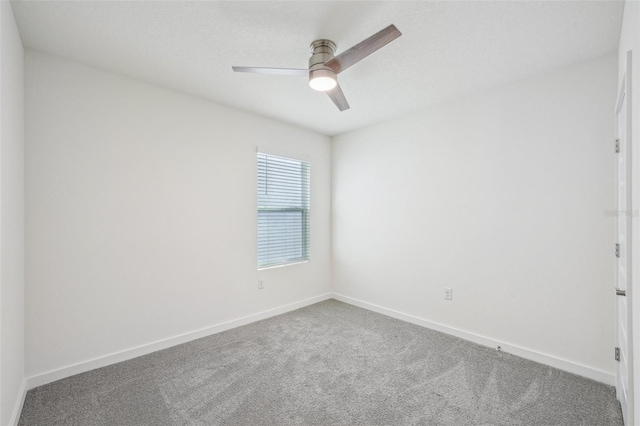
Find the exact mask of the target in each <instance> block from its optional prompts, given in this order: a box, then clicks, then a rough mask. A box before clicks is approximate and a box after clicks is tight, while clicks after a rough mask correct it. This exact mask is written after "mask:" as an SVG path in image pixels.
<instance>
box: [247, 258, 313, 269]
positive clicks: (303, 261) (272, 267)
mask: <svg viewBox="0 0 640 426" xmlns="http://www.w3.org/2000/svg"><path fill="white" fill-rule="evenodd" d="M301 263H309V261H308V260H301V261H300V262H292V263H283V264H282V265H274V266H265V267H264V268H258V271H266V270H267V269H276V268H284V267H285V266H292V265H300V264H301Z"/></svg>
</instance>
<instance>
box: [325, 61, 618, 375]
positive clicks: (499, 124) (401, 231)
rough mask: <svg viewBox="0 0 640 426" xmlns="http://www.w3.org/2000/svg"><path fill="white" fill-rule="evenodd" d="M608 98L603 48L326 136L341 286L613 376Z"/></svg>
mask: <svg viewBox="0 0 640 426" xmlns="http://www.w3.org/2000/svg"><path fill="white" fill-rule="evenodd" d="M424 96H428V94H427V93H425V94H424ZM615 97H616V58H615V57H614V56H613V55H612V56H608V57H604V58H600V59H597V60H594V61H590V62H588V63H584V64H581V65H578V66H575V67H572V68H570V69H565V70H561V71H557V72H555V73H553V74H549V75H545V76H541V77H539V78H535V79H532V80H528V81H523V82H519V83H515V84H511V85H507V86H503V87H501V88H497V89H495V90H492V91H488V92H485V93H482V94H479V95H476V96H473V97H470V98H466V99H460V100H456V101H452V102H450V103H447V104H444V105H439V106H438V107H436V108H432V109H428V110H424V111H421V112H418V113H415V114H413V115H410V116H406V117H403V118H399V119H395V120H392V121H389V122H385V123H381V124H378V125H375V126H371V127H369V128H365V129H362V130H359V131H354V132H351V133H347V134H344V135H341V136H338V137H335V138H333V143H332V182H333V184H332V191H333V192H332V200H333V201H332V205H333V207H332V259H333V260H332V264H333V289H334V291H336V292H337V293H340V294H343V295H345V296H348V297H351V298H354V299H358V300H361V301H364V302H368V303H371V304H375V305H379V306H382V307H385V308H388V309H392V310H396V311H399V312H401V313H405V314H409V315H413V316H415V317H419V318H422V319H426V320H429V321H433V322H437V323H440V324H443V325H445V326H447V327H453V328H457V329H459V330H462V331H465V332H469V333H475V334H477V335H481V336H484V337H487V338H489V339H493V340H497V341H502V342H508V343H509V344H511V345H515V346H520V347H522V348H525V349H527V350H529V351H533V352H535V353H541V354H543V355H545V356H547V355H548V356H551V357H555V358H559V359H561V360H565V361H569V362H570V363H577V364H580V365H582V366H586V367H588V368H590V369H594V370H596V372H595V373H594V375H598V374H600V373H603V374H601V375H600V376H602V377H607V380H608V381H609V380H610V379H611V374H612V373H613V356H612V353H613V352H612V351H613V349H612V348H613V346H614V345H613V324H614V323H613V297H614V295H613V291H612V282H611V280H612V273H613V252H612V247H613V244H614V219H613V218H608V217H605V210H606V209H613V208H615V205H614V152H613V145H612V143H613V142H612V138H613V135H614V115H613V109H614V103H615ZM443 287H452V288H453V300H452V301H446V300H444V299H443Z"/></svg>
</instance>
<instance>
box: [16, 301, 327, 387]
mask: <svg viewBox="0 0 640 426" xmlns="http://www.w3.org/2000/svg"><path fill="white" fill-rule="evenodd" d="M331 297H332V295H331V293H326V294H322V295H320V296H315V297H312V298H309V299H305V300H300V301H298V302H294V303H291V304H288V305H284V306H279V307H277V308H273V309H269V310H266V311H263V312H258V313H257V314H252V315H247V316H245V317H242V318H237V319H234V320H231V321H226V322H223V323H220V324H216V325H213V326H210V327H206V328H202V329H200V330H195V331H191V332H188V333H184V334H181V335H178V336H174V337H170V338H167V339H163V340H158V341H156V342H153V343H149V344H145V345H140V346H137V347H134V348H131V349H127V350H124V351H120V352H115V353H112V354H109V355H105V356H101V357H98V358H93V359H90V360H87V361H83V362H79V363H77V364H73V365H68V366H66V367H62V368H59V369H56V370H51V371H47V372H45V373H42V374H38V375H35V376H31V377H29V378H28V379H27V383H26V388H27V389H33V388H35V387H38V386H42V385H46V384H47V383H51V382H55V381H56V380H60V379H64V378H66V377H70V376H73V375H76V374H80V373H84V372H87V371H90V370H95V369H96V368H101V367H106V366H107V365H111V364H115V363H118V362H122V361H126V360H129V359H132V358H135V357H139V356H142V355H147V354H150V353H152V352H156V351H159V350H162V349H167V348H170V347H172V346H176V345H180V344H182V343H186V342H190V341H192V340H195V339H200V338H202V337H206V336H210V335H212V334H216V333H220V332H223V331H227V330H230V329H232V328H236V327H240V326H242V325H246V324H250V323H252V322H256V321H260V320H263V319H266V318H270V317H273V316H276V315H280V314H284V313H286V312H290V311H295V310H296V309H300V308H303V307H305V306H309V305H313V304H314V303H318V302H322V301H324V300H328V299H331ZM23 399H24V398H23Z"/></svg>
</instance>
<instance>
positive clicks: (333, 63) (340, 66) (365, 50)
mask: <svg viewBox="0 0 640 426" xmlns="http://www.w3.org/2000/svg"><path fill="white" fill-rule="evenodd" d="M401 35H402V33H401V32H400V31H399V30H398V29H397V28H396V26H395V25H389V26H388V27H387V28H385V29H384V30H381V31H378V32H377V33H375V34H374V35H372V36H371V37H369V38H367V39H365V40H362V41H361V42H360V43H358V44H356V45H355V46H353V47H352V48H351V49H348V50H345V51H344V52H342V53H341V54H339V55H338V56H336V57H335V58H333V59H330V60H328V61H327V62H325V65H326V66H328V67H329V68H331V69H333V70H334V71H335V72H336V74H339V73H341V72H342V71H344V70H346V69H347V68H349V67H350V66H351V65H354V64H356V63H358V62H360V61H361V60H363V59H364V58H366V57H367V56H369V55H371V54H372V53H373V52H375V51H376V50H378V49H380V48H382V47H384V46H386V45H387V44H389V43H391V42H392V41H393V40H395V39H397V38H398V37H400V36H401Z"/></svg>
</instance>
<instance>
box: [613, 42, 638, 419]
mask: <svg viewBox="0 0 640 426" xmlns="http://www.w3.org/2000/svg"><path fill="white" fill-rule="evenodd" d="M625 59H626V63H625V69H624V74H623V76H622V83H621V85H620V89H619V91H618V97H617V100H616V106H615V123H616V125H615V129H616V138H617V139H619V136H620V129H619V126H618V115H619V113H624V114H626V119H625V129H624V130H623V131H624V133H625V137H624V144H625V155H626V158H625V163H626V165H625V167H626V176H625V180H626V199H627V205H626V206H625V207H626V211H617V220H616V241H618V224H619V220H620V218H619V217H620V215H622V216H623V217H625V218H626V220H627V224H626V225H627V226H626V228H627V229H626V236H625V241H626V255H627V256H626V259H627V283H626V296H625V297H626V299H627V318H626V320H627V345H628V349H629V351H628V357H627V360H626V361H627V376H628V377H627V380H628V384H629V386H628V389H627V412H626V413H624V412H623V416H624V419H625V420H626V424H628V425H633V424H635V410H634V405H635V404H634V402H635V386H634V368H633V360H634V350H633V349H634V344H633V332H634V330H633V318H634V316H633V279H632V278H633V276H634V274H635V271H634V270H633V257H632V253H633V250H632V248H633V247H632V236H633V232H632V231H633V228H632V223H633V220H632V213H633V192H632V183H633V172H632V165H633V161H632V159H633V157H632V155H633V151H632V128H633V114H632V111H633V110H632V91H631V87H632V86H631V83H632V75H633V74H632V68H631V65H632V52H631V51H628V52H627V54H626V58H625ZM624 100H626V104H625V111H624V112H623V111H621V110H620V108H621V106H622V102H623V101H624ZM618 162H619V160H618V158H617V157H616V209H617V208H618V207H619V205H618V190H619V188H620V185H619V172H618ZM615 274H616V275H615V277H614V280H615V283H616V286H618V282H617V281H618V260H616V262H615ZM618 297H621V296H616V299H615V305H616V306H615V342H616V346H618V343H619V342H618V337H619V332H618V326H619V321H620V319H619V318H618V299H617V298H618ZM619 373H620V371H619V369H618V366H617V365H616V368H615V387H616V398H617V399H618V400H620V398H619V392H618V391H619V388H620V381H621V377H620V375H619Z"/></svg>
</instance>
